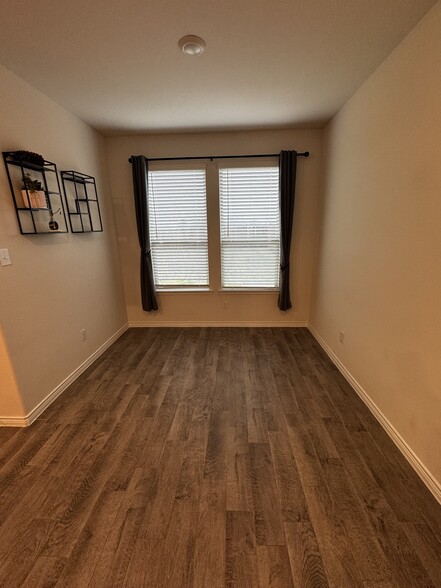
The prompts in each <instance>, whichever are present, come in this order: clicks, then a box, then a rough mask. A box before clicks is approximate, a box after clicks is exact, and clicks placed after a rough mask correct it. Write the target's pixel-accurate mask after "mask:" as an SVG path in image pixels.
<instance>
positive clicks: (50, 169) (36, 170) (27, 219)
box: [3, 151, 68, 235]
mask: <svg viewBox="0 0 441 588" xmlns="http://www.w3.org/2000/svg"><path fill="white" fill-rule="evenodd" d="M3 160H4V162H5V165H6V172H7V174H8V181H9V187H10V188H11V194H12V199H13V202H14V207H15V213H16V215H17V220H18V225H19V227H20V232H21V233H22V235H40V234H52V233H67V231H68V228H67V219H66V213H65V210H64V202H63V197H62V195H61V187H60V181H59V179H58V173H57V166H56V165H55V163H52V162H51V161H46V160H45V159H44V157H43V156H42V155H39V154H38V153H33V152H32V151H4V152H3Z"/></svg>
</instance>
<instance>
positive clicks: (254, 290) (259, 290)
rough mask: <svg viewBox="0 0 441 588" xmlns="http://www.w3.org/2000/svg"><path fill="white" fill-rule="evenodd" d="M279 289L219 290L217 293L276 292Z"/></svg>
mask: <svg viewBox="0 0 441 588" xmlns="http://www.w3.org/2000/svg"><path fill="white" fill-rule="evenodd" d="M278 291H279V288H221V289H220V290H219V292H247V293H250V292H256V293H259V292H264V293H265V292H278Z"/></svg>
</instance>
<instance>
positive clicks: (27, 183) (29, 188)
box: [21, 174, 48, 208]
mask: <svg viewBox="0 0 441 588" xmlns="http://www.w3.org/2000/svg"><path fill="white" fill-rule="evenodd" d="M21 188H22V190H21V195H22V197H23V203H24V205H25V208H47V207H48V206H47V201H46V195H45V193H44V191H43V186H42V185H41V182H40V180H35V179H33V178H31V176H30V175H29V174H25V175H24V176H23V180H22V186H21Z"/></svg>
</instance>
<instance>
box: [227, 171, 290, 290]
mask: <svg viewBox="0 0 441 588" xmlns="http://www.w3.org/2000/svg"><path fill="white" fill-rule="evenodd" d="M219 194H220V225H221V264H222V287H223V288H244V289H249V288H278V286H279V264H280V259H279V252H280V216H279V169H278V167H275V166H272V167H247V168H234V167H231V168H222V169H220V170H219Z"/></svg>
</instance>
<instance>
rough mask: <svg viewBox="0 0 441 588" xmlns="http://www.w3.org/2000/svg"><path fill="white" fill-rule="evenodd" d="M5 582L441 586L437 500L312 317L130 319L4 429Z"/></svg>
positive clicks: (0, 466) (0, 467) (0, 489)
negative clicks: (301, 323)
mask: <svg viewBox="0 0 441 588" xmlns="http://www.w3.org/2000/svg"><path fill="white" fill-rule="evenodd" d="M0 525H1V526H0V586H2V587H7V588H14V587H16V586H20V587H24V588H37V587H42V586H45V587H49V586H57V587H59V586H69V587H75V586H78V587H81V588H84V587H88V586H91V587H98V586H99V587H103V588H114V587H118V586H127V587H136V588H142V587H152V588H153V587H161V588H162V587H164V588H165V587H166V588H178V587H179V588H190V587H193V586H194V587H197V588H216V587H221V586H228V587H233V586H237V587H244V586H247V587H251V588H254V587H256V588H258V587H269V586H271V587H280V588H290V587H292V586H296V587H306V586H310V587H322V586H333V587H336V588H343V587H345V586H349V587H351V588H353V587H356V586H362V587H364V588H373V587H386V586H387V587H391V586H399V587H407V586H409V587H412V588H415V587H417V586H425V587H427V586H435V587H439V586H441V561H440V554H441V540H440V536H441V507H440V506H439V505H438V504H437V503H436V502H435V500H434V498H433V497H432V496H431V495H430V494H429V492H428V491H427V489H426V488H425V487H424V485H423V484H422V482H421V481H420V480H419V478H418V477H417V476H416V474H415V473H414V471H413V470H412V469H411V468H410V466H409V465H408V463H407V462H406V461H405V459H404V458H403V457H402V455H401V454H400V453H399V451H398V450H397V449H396V448H395V446H394V445H393V443H392V442H391V441H390V440H389V438H388V437H387V435H386V434H385V433H384V431H383V430H382V428H381V427H380V426H379V425H378V424H377V422H376V421H375V420H374V418H373V417H372V416H371V414H370V412H369V411H368V410H367V408H366V407H365V406H364V405H363V404H362V402H361V401H360V400H359V399H358V397H357V396H356V394H355V392H353V390H352V389H351V388H350V387H349V385H348V384H347V383H346V381H345V380H344V379H343V378H342V376H341V375H340V374H339V372H338V371H337V370H336V369H335V367H334V366H333V365H332V364H331V363H330V362H329V360H328V359H327V358H326V356H325V355H324V353H323V352H322V351H321V349H320V348H319V347H318V345H317V343H316V342H315V341H314V339H313V338H312V336H311V335H310V334H309V333H308V331H307V330H306V329H231V328H224V329H221V328H213V329H211V328H204V329H157V328H155V329H132V330H129V331H128V332H127V333H125V334H124V335H123V337H121V338H120V339H119V340H118V341H117V342H116V343H115V344H114V345H113V346H112V347H111V348H110V349H109V350H108V351H107V352H106V353H105V354H104V355H103V356H102V357H101V358H100V359H99V360H98V361H97V362H96V363H95V364H94V365H93V366H91V367H90V368H89V370H88V371H87V372H86V373H84V374H83V375H82V376H81V377H80V378H79V379H78V380H77V381H76V382H75V383H74V384H73V385H72V386H71V387H70V388H69V389H68V390H67V391H66V392H65V393H64V394H63V395H62V396H61V397H60V398H59V399H58V400H57V401H56V402H55V403H54V404H52V405H51V406H50V407H49V408H48V410H47V411H46V412H45V413H44V414H43V415H42V417H41V418H40V419H39V420H38V421H36V422H35V423H34V424H33V425H32V426H31V427H29V428H27V429H5V428H3V429H0Z"/></svg>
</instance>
